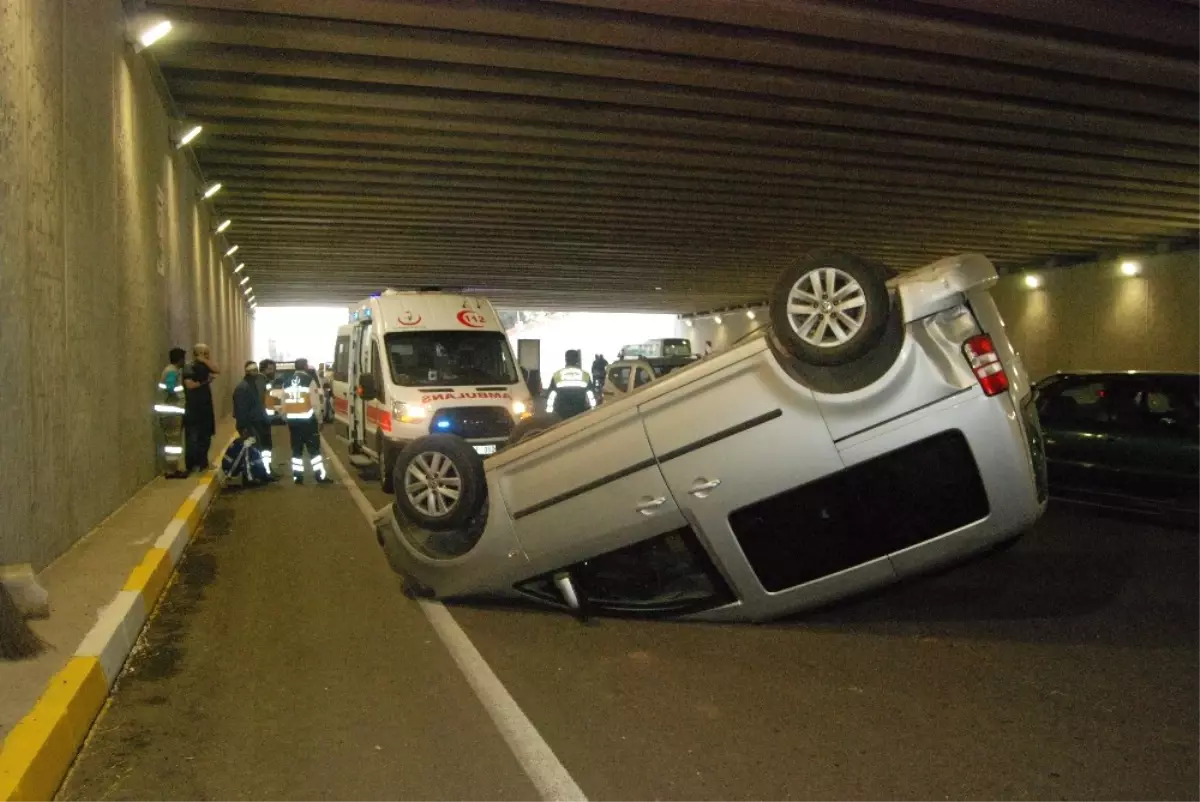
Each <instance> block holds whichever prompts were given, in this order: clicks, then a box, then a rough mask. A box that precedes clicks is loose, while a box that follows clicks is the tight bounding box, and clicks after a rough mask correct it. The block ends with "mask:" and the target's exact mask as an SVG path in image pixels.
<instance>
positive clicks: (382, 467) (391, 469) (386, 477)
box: [375, 437, 396, 493]
mask: <svg viewBox="0 0 1200 802" xmlns="http://www.w3.org/2000/svg"><path fill="white" fill-rule="evenodd" d="M375 453H376V454H378V455H379V464H378V465H376V466H375V469H376V470H377V471H379V487H380V489H381V490H383V492H384V493H391V492H392V488H393V483H392V477H393V476H395V475H396V452H395V451H393V450H391V449H390V448H388V446H387V441H386V440H384V439H383V438H382V437H380V438H379V442H378V443H376V445H375Z"/></svg>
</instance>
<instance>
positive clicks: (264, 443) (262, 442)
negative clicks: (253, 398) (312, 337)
mask: <svg viewBox="0 0 1200 802" xmlns="http://www.w3.org/2000/svg"><path fill="white" fill-rule="evenodd" d="M258 369H259V373H257V374H256V375H255V377H254V383H255V386H256V387H257V388H258V395H259V397H260V398H261V399H262V402H263V407H264V412H263V418H264V419H265V420H266V423H265V424H263V426H262V427H261V429H260V431H259V432H258V434H257V435H255V436H256V438H257V439H258V447H259V448H260V449H262V455H263V459H264V460H266V463H267V465H268V466H273V465H274V463H273V462H272V457H273V455H272V453H271V452H272V449H273V447H274V438H273V436H272V432H271V423H272V418H273V417H274V416H275V414H276V410H275V397H274V396H273V395H271V389H272V385H273V384H274V382H275V360H273V359H264V360H263V361H262V362H259V363H258ZM270 471H271V474H272V475H274V472H275V469H274V468H273V467H271V468H270Z"/></svg>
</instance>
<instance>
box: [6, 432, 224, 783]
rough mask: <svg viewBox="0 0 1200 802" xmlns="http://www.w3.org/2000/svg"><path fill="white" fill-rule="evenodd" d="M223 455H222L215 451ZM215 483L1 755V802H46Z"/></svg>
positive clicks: (137, 574) (193, 503)
mask: <svg viewBox="0 0 1200 802" xmlns="http://www.w3.org/2000/svg"><path fill="white" fill-rule="evenodd" d="M222 453H224V452H223V451H222ZM220 487H221V483H220V481H219V479H218V478H217V476H216V474H215V473H214V472H212V471H210V472H208V473H206V474H204V476H203V477H202V478H201V480H200V483H199V484H198V485H197V486H196V489H195V490H193V491H192V493H191V495H189V496H188V498H187V501H185V502H184V503H183V506H181V507H180V508H179V510H178V511H177V512H176V513H175V516H174V517H173V518H172V519H171V523H170V524H168V525H167V528H166V529H165V530H164V531H163V533H162V535H161V536H160V537H159V538H158V540H157V541H155V543H154V547H153V548H151V549H150V550H149V551H148V552H147V553H146V556H145V557H144V558H143V559H142V561H141V563H140V564H139V565H138V566H137V567H136V568H134V569H133V571H132V572H131V573H130V574H129V578H128V579H126V580H125V585H124V586H123V587H122V589H121V590H120V592H118V593H117V596H116V598H115V599H114V600H113V601H112V602H111V603H110V604H109V605H108V606H107V607H105V608H104V609H103V610H102V611H101V612H100V616H99V620H97V621H96V625H95V626H93V627H92V629H91V631H90V632H88V634H87V635H86V636H85V637H84V639H83V642H82V643H80V644H79V648H78V649H76V650H75V655H74V656H73V657H72V658H71V659H70V661H69V662H68V663H67V665H66V666H65V667H64V668H63V669H62V670H60V671H59V672H58V673H57V674H55V675H54V676H53V677H52V678H51V680H50V683H49V685H48V686H47V687H46V690H45V692H44V693H43V694H42V696H41V698H40V699H38V701H37V704H35V705H34V706H33V710H31V711H30V712H29V713H28V714H27V715H26V716H25V718H23V719H21V721H20V722H18V723H17V725H16V726H15V727H13V729H12V731H11V732H9V734H8V737H6V738H5V739H4V747H3V748H2V749H0V802H8V800H38V799H45V800H48V799H52V798H53V797H54V794H55V792H57V791H58V786H59V785H60V784H61V783H62V781H63V779H64V778H65V777H66V776H67V770H68V769H69V768H70V767H71V762H72V761H73V760H74V759H75V754H76V753H77V752H78V751H79V747H80V746H82V745H83V741H84V739H85V738H86V737H87V734H88V731H89V730H90V729H91V726H92V721H93V720H95V718H96V715H97V714H98V713H99V712H100V709H101V708H102V707H103V706H104V702H105V700H106V699H107V698H108V691H109V689H110V688H111V687H112V684H113V682H115V681H116V679H117V675H118V674H119V673H121V667H122V666H124V665H125V658H127V657H128V656H129V653H130V652H131V651H132V650H133V646H134V644H135V643H136V642H137V639H138V635H139V634H140V633H141V631H142V626H143V625H144V624H145V623H146V617H147V616H148V615H149V613H150V611H151V610H153V609H154V605H155V603H156V602H157V601H158V597H159V596H160V595H161V594H162V592H163V588H165V587H166V585H167V580H168V579H170V578H171V574H172V572H174V570H175V566H177V565H178V564H179V561H180V560H181V559H183V552H184V549H185V548H186V547H187V544H188V542H189V541H190V540H191V538H192V535H194V534H195V533H196V531H197V530H198V529H199V528H200V521H201V520H203V518H204V514H205V513H206V512H207V511H208V508H209V505H210V504H211V503H212V500H213V497H214V496H216V494H217V492H218V490H219V489H220Z"/></svg>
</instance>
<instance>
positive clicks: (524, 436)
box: [504, 412, 563, 448]
mask: <svg viewBox="0 0 1200 802" xmlns="http://www.w3.org/2000/svg"><path fill="white" fill-rule="evenodd" d="M562 420H563V419H562V418H560V417H559V416H558V415H555V414H554V413H553V412H539V413H538V414H536V415H533V416H531V417H528V418H526V419H525V420H523V421H520V422H518V423H517V425H516V426H514V427H513V430H512V431H511V432H510V433H509V435H508V442H506V443H505V444H504V447H505V448H508V447H509V446H515V445H516V444H517V443H519V442H521V441H522V440H528V439H529V438H531V437H533V436H535V435H539V434H541V433H542V432H544V431H546V430H547V429H549V428H551V427H554V426H557V425H558V424H560V423H562Z"/></svg>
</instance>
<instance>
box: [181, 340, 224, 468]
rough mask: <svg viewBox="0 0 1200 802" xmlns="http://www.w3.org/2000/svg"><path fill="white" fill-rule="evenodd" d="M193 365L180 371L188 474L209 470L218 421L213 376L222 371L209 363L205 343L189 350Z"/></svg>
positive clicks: (208, 353)
mask: <svg viewBox="0 0 1200 802" xmlns="http://www.w3.org/2000/svg"><path fill="white" fill-rule="evenodd" d="M192 356H193V357H195V358H194V359H193V360H192V362H191V363H190V364H189V365H188V366H187V367H186V368H184V369H183V386H184V388H185V390H186V395H187V404H186V405H185V410H186V411H185V412H184V414H183V428H184V433H185V434H186V436H187V449H186V452H185V454H186V457H187V470H188V472H189V473H190V472H191V471H192V470H201V471H206V470H208V449H209V448H210V447H211V446H212V438H213V435H214V434H216V431H217V417H216V412H215V411H214V410H213V397H212V383H213V376H215V375H217V374H218V373H220V372H221V371H220V370H218V369H217V366H216V364H214V363H213V361H212V353H211V351H210V350H209V348H208V346H207V345H205V344H204V343H197V344H196V346H195V347H193V348H192Z"/></svg>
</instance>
